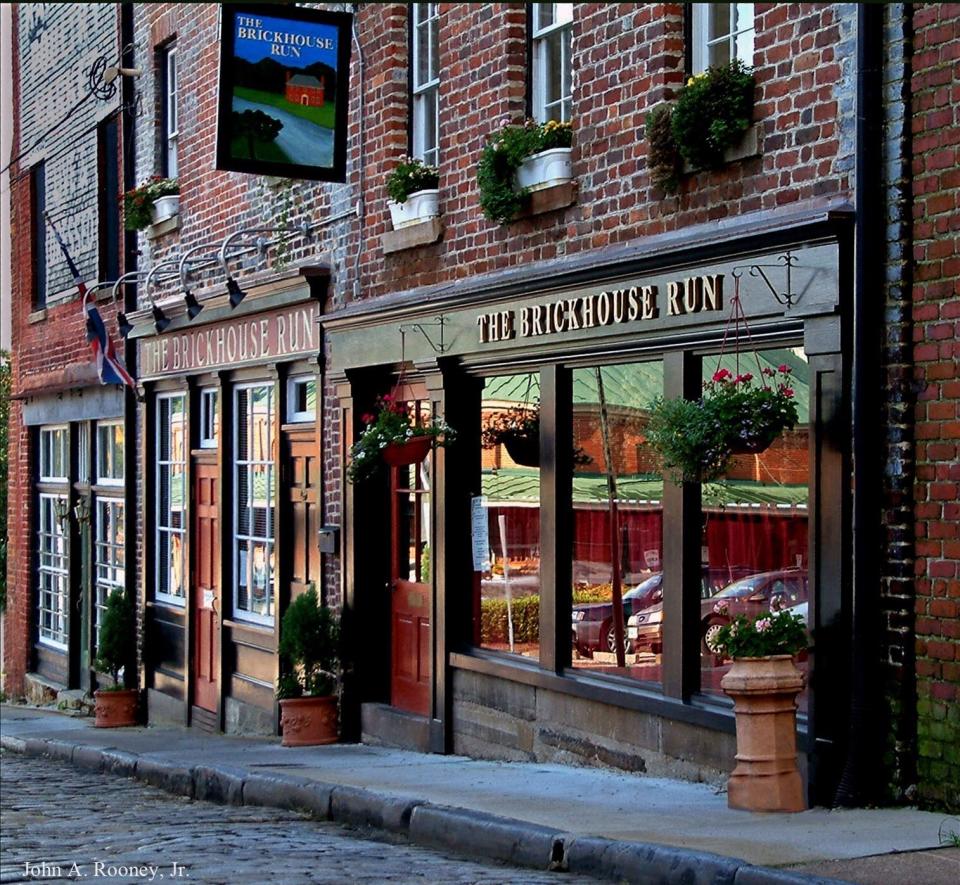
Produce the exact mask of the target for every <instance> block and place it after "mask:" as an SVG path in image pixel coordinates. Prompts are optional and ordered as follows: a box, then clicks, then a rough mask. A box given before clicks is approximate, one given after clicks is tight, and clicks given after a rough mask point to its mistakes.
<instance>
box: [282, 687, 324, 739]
mask: <svg viewBox="0 0 960 885" xmlns="http://www.w3.org/2000/svg"><path fill="white" fill-rule="evenodd" d="M280 727H281V728H282V729H283V740H282V741H281V744H282V745H283V746H284V747H315V746H318V745H319V744H335V743H336V742H337V737H338V735H337V696H336V695H325V696H323V697H305V698H284V699H283V700H282V701H280Z"/></svg>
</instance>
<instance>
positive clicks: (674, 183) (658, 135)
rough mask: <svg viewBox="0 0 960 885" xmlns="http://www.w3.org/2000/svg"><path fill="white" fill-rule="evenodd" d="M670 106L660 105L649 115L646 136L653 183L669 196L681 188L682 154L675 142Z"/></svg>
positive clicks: (645, 129) (645, 130)
mask: <svg viewBox="0 0 960 885" xmlns="http://www.w3.org/2000/svg"><path fill="white" fill-rule="evenodd" d="M671 119H672V111H671V108H670V105H668V104H659V105H657V106H656V107H655V108H653V110H651V111H650V113H649V114H647V120H646V124H645V126H644V135H645V136H646V139H647V141H648V142H650V150H649V152H648V153H647V167H648V168H649V169H650V177H651V179H652V180H653V183H654V184H655V185H657V186H658V187H661V188H663V190H664V191H666V192H667V193H668V194H673V193H676V191H677V188H678V187H679V186H680V181H679V178H680V153H679V151H678V150H677V143H676V142H675V141H674V140H673V126H672V125H671Z"/></svg>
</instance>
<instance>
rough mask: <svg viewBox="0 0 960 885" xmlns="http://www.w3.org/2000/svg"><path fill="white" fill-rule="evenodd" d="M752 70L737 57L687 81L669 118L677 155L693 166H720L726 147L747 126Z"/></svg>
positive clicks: (750, 114)
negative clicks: (678, 153)
mask: <svg viewBox="0 0 960 885" xmlns="http://www.w3.org/2000/svg"><path fill="white" fill-rule="evenodd" d="M753 92H754V81H753V71H752V69H751V68H749V67H747V66H746V65H745V64H744V63H743V62H742V61H740V60H739V59H736V60H734V61H732V62H730V64H728V65H720V66H718V67H713V68H709V69H707V70H706V71H704V72H703V73H702V74H697V76H695V77H691V78H690V79H689V80H687V82H686V85H685V86H684V87H683V88H682V89H681V90H680V93H679V94H678V95H677V101H676V104H675V105H674V108H673V113H672V115H671V119H670V128H671V130H672V133H673V140H674V142H675V143H676V145H677V149H678V150H679V152H680V156H681V157H683V159H685V160H686V161H687V162H688V163H690V165H691V166H693V168H694V169H715V168H717V167H719V166H722V165H723V155H724V152H725V151H726V150H727V148H729V147H731V146H733V145H734V144H736V143H737V142H738V141H739V140H740V139H741V138H742V137H743V133H744V132H746V131H747V129H749V128H750V120H751V118H752V116H753Z"/></svg>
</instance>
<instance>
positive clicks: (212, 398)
mask: <svg viewBox="0 0 960 885" xmlns="http://www.w3.org/2000/svg"><path fill="white" fill-rule="evenodd" d="M211 404H212V409H211ZM219 408H220V389H219V388H217V387H204V388H202V389H201V390H200V448H201V449H215V448H216V447H217V441H218V440H217V438H218V437H219V435H220V415H219ZM208 427H209V428H210V430H211V431H212V434H210V435H208V434H207V428H208Z"/></svg>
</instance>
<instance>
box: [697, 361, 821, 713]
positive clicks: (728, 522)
mask: <svg viewBox="0 0 960 885" xmlns="http://www.w3.org/2000/svg"><path fill="white" fill-rule="evenodd" d="M718 369H727V370H728V371H730V372H731V373H732V375H733V376H736V375H738V374H745V373H748V372H749V373H750V374H751V375H753V377H754V379H759V378H765V379H767V383H768V384H771V385H773V384H776V383H778V382H780V381H781V380H782V379H788V380H787V381H786V383H787V384H788V385H789V387H790V389H791V390H793V396H794V399H795V401H796V403H797V409H798V411H799V413H800V423H799V424H798V425H797V427H796V428H794V430H792V431H787V432H786V433H784V434H782V435H781V436H780V437H779V438H778V439H776V440H774V442H773V443H772V444H771V445H770V446H769V448H767V449H765V450H764V451H762V452H753V453H745V454H738V455H735V456H734V458H733V460H732V462H731V463H730V466H729V467H728V468H727V471H726V473H725V474H724V476H723V477H721V479H719V480H718V481H716V482H711V483H705V484H704V485H703V492H702V496H703V504H702V508H703V520H702V521H703V537H702V538H701V551H702V563H703V569H704V571H705V573H707V574H708V575H709V576H710V582H709V583H710V589H711V594H712V595H711V596H710V597H709V598H704V599H703V600H702V602H701V611H700V637H701V643H700V664H701V669H700V685H701V689H702V691H704V692H707V693H709V694H721V690H720V680H721V678H722V677H723V674H724V673H726V672H727V670H728V669H729V668H730V661H729V660H728V659H727V658H726V657H725V656H723V655H721V654H716V653H715V652H714V650H713V649H711V637H712V636H713V635H714V634H715V633H716V631H717V629H718V627H720V626H722V625H723V624H725V623H729V621H730V620H731V619H733V618H735V617H736V616H737V615H745V616H746V617H748V618H750V619H753V618H755V617H757V616H758V615H760V614H763V613H766V612H770V611H778V610H780V609H790V610H791V611H793V612H794V613H795V614H799V615H800V616H801V617H803V619H804V621H806V622H807V624H809V623H810V622H809V619H808V604H809V598H810V583H809V574H808V568H809V562H810V560H809V537H808V527H807V513H808V511H807V501H808V493H809V489H808V483H809V476H810V447H809V437H810V428H809V424H808V420H809V419H808V416H809V401H810V387H809V368H808V363H807V358H806V355H805V354H804V351H803V349H802V348H777V349H772V350H762V351H758V352H756V353H752V352H751V353H741V354H739V357H738V356H737V355H734V354H729V355H725V356H723V357H722V358H718V357H717V355H713V356H705V357H704V358H703V380H704V381H709V380H710V378H711V377H712V376H713V374H714V373H715V372H716V371H717V370H718ZM787 370H789V371H787ZM765 372H766V373H771V372H772V373H773V374H772V375H770V374H765ZM753 383H754V385H756V383H757V382H756V380H754V382H753ZM798 665H799V666H800V668H801V669H804V670H805V669H806V666H807V663H806V654H805V653H801V654H800V655H799V656H798ZM807 697H808V695H807V691H806V690H804V692H803V694H801V696H800V698H799V705H800V712H801V713H804V712H806V709H807Z"/></svg>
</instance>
